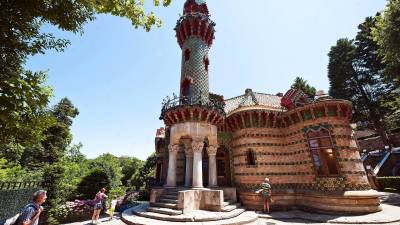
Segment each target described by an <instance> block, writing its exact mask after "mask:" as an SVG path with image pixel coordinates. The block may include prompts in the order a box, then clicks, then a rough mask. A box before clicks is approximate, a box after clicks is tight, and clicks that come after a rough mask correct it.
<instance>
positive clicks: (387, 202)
mask: <svg viewBox="0 0 400 225" xmlns="http://www.w3.org/2000/svg"><path fill="white" fill-rule="evenodd" d="M380 194H381V197H380V199H381V201H382V203H384V204H383V205H382V206H383V207H384V210H383V212H380V213H373V214H369V215H364V216H353V218H352V219H351V220H352V221H356V222H361V220H358V221H357V219H362V220H363V221H365V219H366V218H365V217H369V218H370V220H367V221H368V222H373V221H375V222H378V220H379V219H382V218H384V217H386V218H387V217H392V216H399V214H400V207H399V206H400V194H395V193H387V192H380ZM297 213H299V214H297ZM291 214H294V215H291ZM296 214H297V215H296ZM299 215H300V218H299ZM271 216H272V218H271ZM304 216H305V217H304ZM307 216H308V217H307ZM324 216H325V217H326V218H325V219H326V220H322V219H324V218H322V217H324ZM261 217H267V218H260V219H258V220H257V221H255V222H253V223H252V224H251V225H289V224H294V225H296V224H312V225H322V224H325V225H326V224H330V225H332V224H333V223H332V222H333V221H332V220H338V222H345V221H346V220H348V218H349V217H347V218H346V217H332V216H331V215H323V214H314V213H313V214H311V213H306V212H302V211H298V212H297V211H296V210H292V211H288V212H275V213H272V214H271V215H261ZM310 217H313V219H314V221H312V220H309V219H307V220H306V219H305V218H310ZM317 217H320V218H319V219H318V218H317ZM357 217H358V218H357ZM362 217H364V218H362ZM315 219H317V220H316V221H315ZM107 220H108V218H102V219H100V224H101V225H126V224H125V223H124V222H122V221H121V219H120V217H119V216H114V219H113V220H112V221H107ZM318 220H319V221H324V222H328V221H331V223H324V222H317V221H318ZM346 222H349V221H346ZM380 222H382V221H380ZM161 224H164V223H160V224H159V225H161ZM181 224H185V223H181ZM192 224H194V223H192ZM198 224H201V223H198ZM347 224H351V223H347ZM359 224H360V223H359ZM399 224H400V222H394V223H385V225H399ZM65 225H91V221H90V220H88V221H84V222H76V223H70V224H65ZM152 225H155V224H152Z"/></svg>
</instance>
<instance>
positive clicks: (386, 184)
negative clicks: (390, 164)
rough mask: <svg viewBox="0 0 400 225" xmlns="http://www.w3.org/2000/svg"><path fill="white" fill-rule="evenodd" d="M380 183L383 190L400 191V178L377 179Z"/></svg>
mask: <svg viewBox="0 0 400 225" xmlns="http://www.w3.org/2000/svg"><path fill="white" fill-rule="evenodd" d="M377 179H378V182H379V184H380V186H381V187H382V189H385V188H394V189H397V191H400V177H399V176H397V177H394V176H393V177H377Z"/></svg>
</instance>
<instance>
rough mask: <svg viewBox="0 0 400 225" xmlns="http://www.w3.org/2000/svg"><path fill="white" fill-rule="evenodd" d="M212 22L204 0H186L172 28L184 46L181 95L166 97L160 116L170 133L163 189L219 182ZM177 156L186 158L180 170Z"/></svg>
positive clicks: (219, 108)
mask: <svg viewBox="0 0 400 225" xmlns="http://www.w3.org/2000/svg"><path fill="white" fill-rule="evenodd" d="M214 26H215V23H214V22H212V21H211V20H210V15H209V13H208V8H207V4H206V3H205V1H204V0H187V1H186V2H185V5H184V9H183V16H181V18H180V19H179V20H178V22H177V24H176V27H175V31H176V38H177V39H178V44H179V46H180V47H181V49H182V69H181V83H180V91H179V96H175V95H174V97H173V98H172V99H171V98H169V97H167V98H166V99H164V102H163V108H162V110H161V116H160V119H162V120H164V122H165V125H166V127H167V130H168V131H169V145H168V150H169V152H168V174H167V180H166V184H165V187H176V185H177V184H183V183H184V184H185V186H187V187H192V188H203V187H204V185H208V186H210V187H215V186H217V185H218V184H217V173H216V152H217V148H218V139H217V127H218V125H219V124H221V123H223V121H224V118H225V111H224V103H223V99H218V98H216V97H215V96H213V97H212V98H210V93H209V91H208V65H209V60H208V51H209V49H210V47H211V44H212V41H213V39H214V33H215V30H214ZM182 149H183V150H184V153H183V152H182ZM205 151H206V153H205ZM179 154H181V155H179ZM207 156H208V162H209V163H208V165H209V166H208V174H209V176H208V177H205V178H204V179H203V163H202V159H203V157H207ZM177 157H180V158H185V159H186V162H185V169H184V170H183V169H182V168H183V164H182V165H181V164H179V165H177V164H178V163H180V162H178V161H177ZM205 165H207V164H206V163H205ZM183 174H184V176H182V175H183ZM205 175H206V173H205ZM203 181H205V182H203Z"/></svg>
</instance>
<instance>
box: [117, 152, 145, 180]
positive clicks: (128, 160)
mask: <svg viewBox="0 0 400 225" xmlns="http://www.w3.org/2000/svg"><path fill="white" fill-rule="evenodd" d="M119 162H120V165H121V168H122V174H123V176H122V178H121V182H122V185H124V186H127V185H128V180H129V179H131V177H132V175H133V174H135V173H137V172H138V171H139V170H140V169H141V168H142V167H143V164H144V162H143V161H142V160H140V159H138V158H136V157H125V156H123V157H119Z"/></svg>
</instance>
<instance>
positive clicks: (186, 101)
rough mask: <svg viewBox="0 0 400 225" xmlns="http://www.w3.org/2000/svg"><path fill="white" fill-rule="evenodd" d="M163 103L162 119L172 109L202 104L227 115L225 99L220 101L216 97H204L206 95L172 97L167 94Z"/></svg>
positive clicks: (201, 105)
mask: <svg viewBox="0 0 400 225" xmlns="http://www.w3.org/2000/svg"><path fill="white" fill-rule="evenodd" d="M161 104H162V109H161V115H160V120H162V119H164V115H165V113H166V112H167V111H169V110H170V109H173V108H176V107H180V106H200V107H203V108H207V109H209V110H216V111H217V112H219V113H221V114H222V115H224V116H225V110H224V107H225V103H224V101H220V100H217V99H214V98H204V97H192V96H184V97H179V96H176V95H175V94H174V95H173V97H172V98H170V97H169V96H167V97H166V98H165V99H164V100H163V102H162V103H161Z"/></svg>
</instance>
